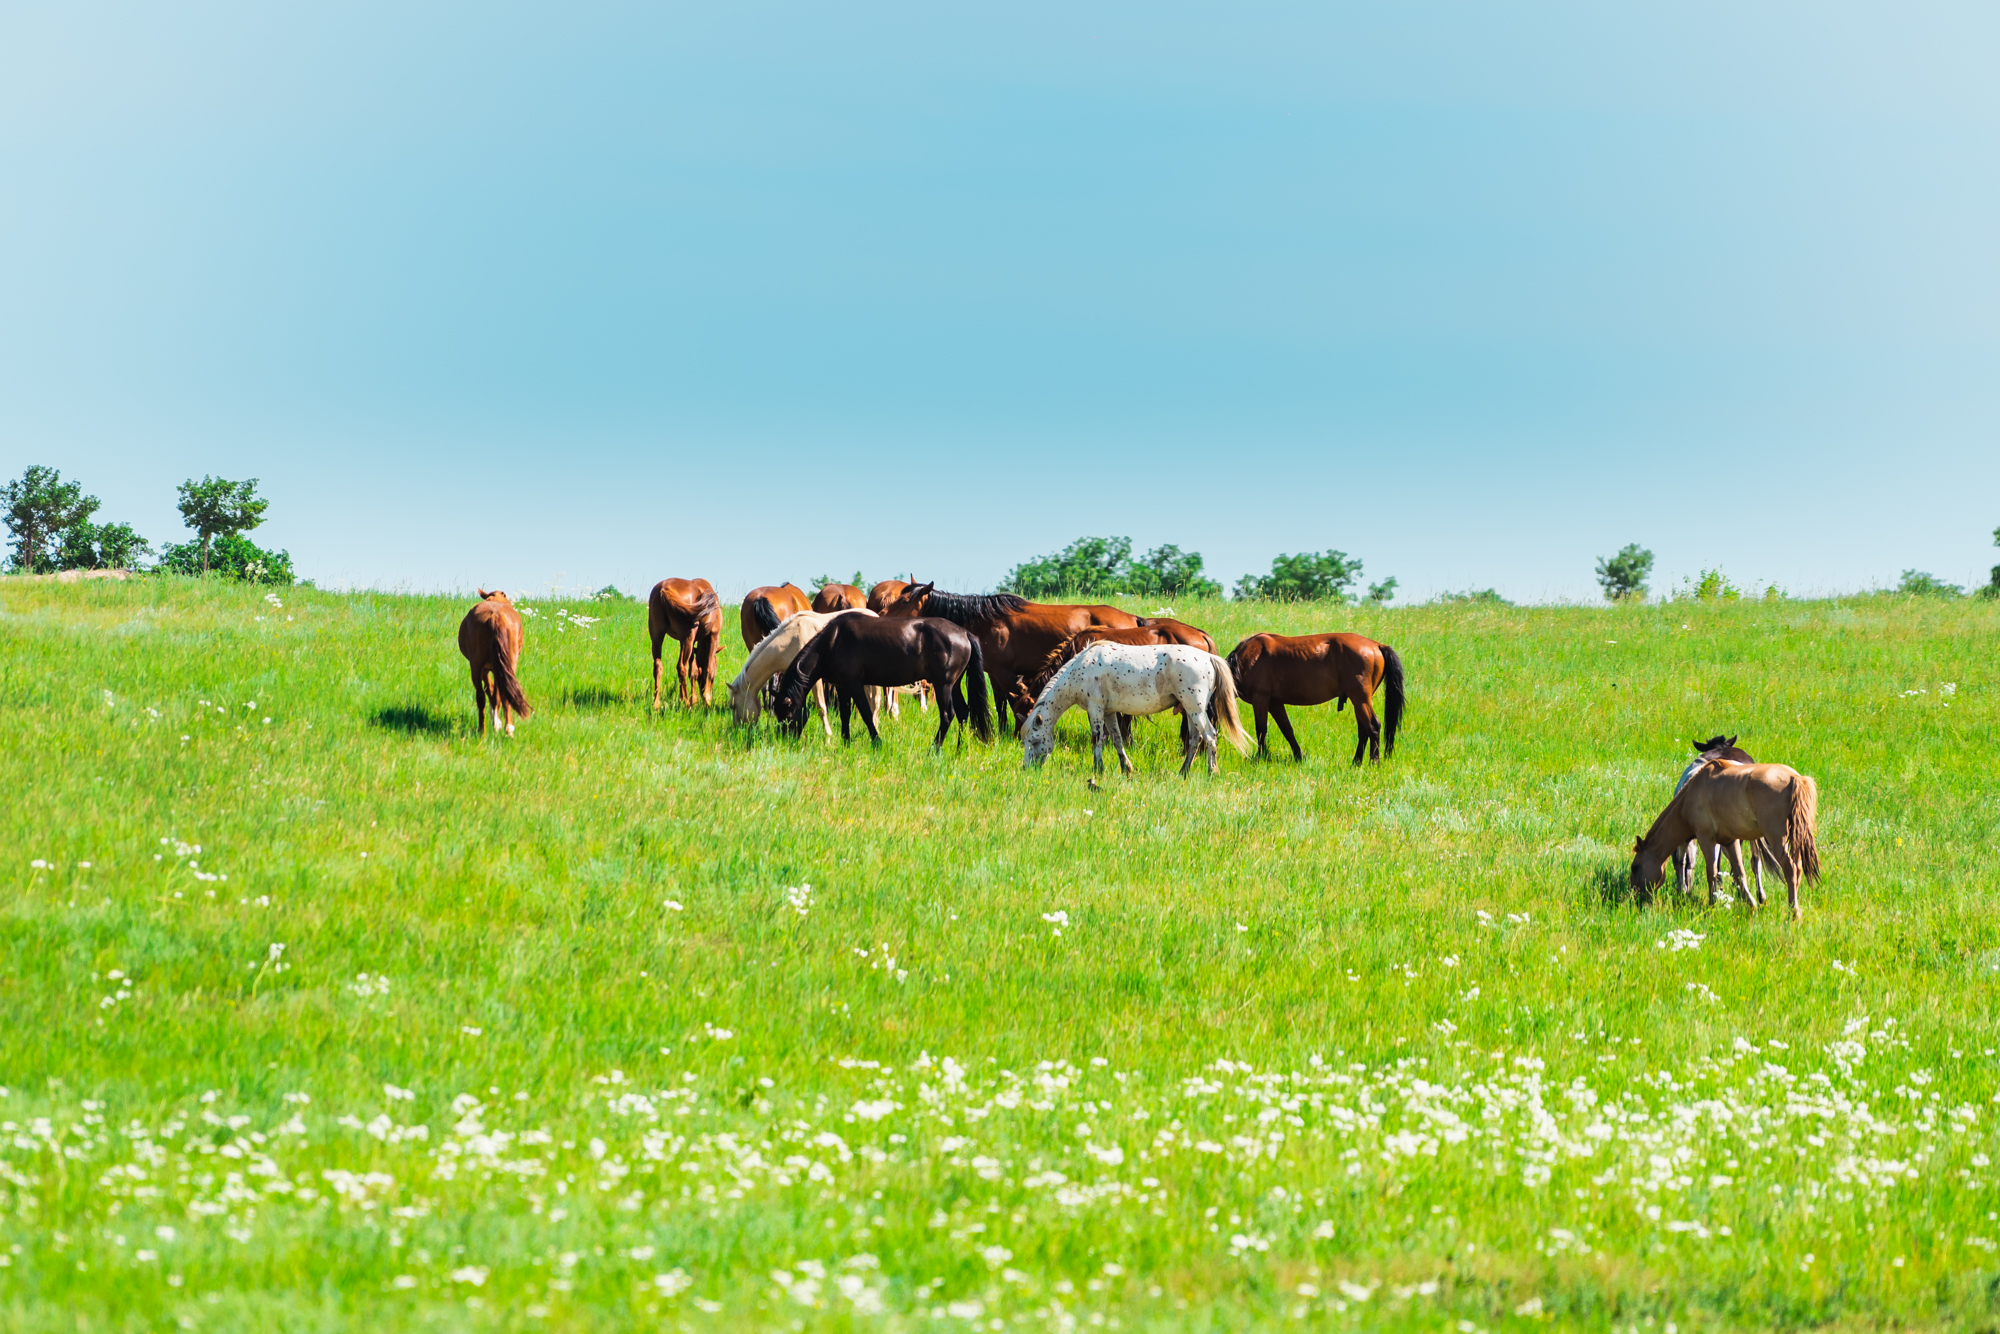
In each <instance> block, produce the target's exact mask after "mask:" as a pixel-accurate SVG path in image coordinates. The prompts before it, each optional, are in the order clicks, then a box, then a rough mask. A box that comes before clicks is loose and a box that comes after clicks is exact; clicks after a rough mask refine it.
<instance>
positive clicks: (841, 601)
mask: <svg viewBox="0 0 2000 1334" xmlns="http://www.w3.org/2000/svg"><path fill="white" fill-rule="evenodd" d="M867 605H868V595H867V594H866V593H864V592H862V591H861V590H860V589H858V588H856V587H855V586H854V585H853V584H821V585H820V586H819V592H817V593H814V594H813V604H812V609H813V610H814V611H846V610H848V609H849V608H850V607H866V606H867Z"/></svg>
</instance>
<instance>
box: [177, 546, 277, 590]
mask: <svg viewBox="0 0 2000 1334" xmlns="http://www.w3.org/2000/svg"><path fill="white" fill-rule="evenodd" d="M159 568H160V570H161V571H163V572H164V573H167V574H192V575H199V574H200V573H201V572H202V551H201V542H200V541H199V540H197V541H193V542H176V543H172V544H170V545H169V546H168V547H167V548H166V549H165V550H164V551H162V552H161V553H160V564H159ZM208 569H209V572H210V573H211V574H223V575H228V576H230V577H231V578H235V579H243V580H247V581H248V582H250V583H253V584H280V585H285V586H290V585H291V584H293V583H296V582H297V580H295V579H294V578H293V576H292V556H291V553H290V552H288V551H266V550H264V549H263V548H262V547H260V546H258V545H257V544H256V543H255V542H252V541H251V540H250V539H249V538H247V537H238V536H234V535H232V536H227V537H211V538H210V539H209V550H208Z"/></svg>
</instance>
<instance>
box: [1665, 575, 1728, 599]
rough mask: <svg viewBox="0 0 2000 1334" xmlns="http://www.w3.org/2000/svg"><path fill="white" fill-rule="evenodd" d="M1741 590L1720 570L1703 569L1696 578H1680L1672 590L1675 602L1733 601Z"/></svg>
mask: <svg viewBox="0 0 2000 1334" xmlns="http://www.w3.org/2000/svg"><path fill="white" fill-rule="evenodd" d="M1742 596H1743V590H1742V589H1740V588H1738V587H1737V586H1736V585H1735V584H1733V583H1731V582H1729V576H1728V575H1726V574H1724V573H1723V572H1722V571H1721V570H1703V571H1702V572H1701V574H1700V576H1699V577H1698V578H1694V579H1682V580H1681V586H1680V587H1679V588H1678V589H1677V590H1675V592H1674V601H1676V602H1735V601H1736V600H1738V599H1739V598H1741V597H1742Z"/></svg>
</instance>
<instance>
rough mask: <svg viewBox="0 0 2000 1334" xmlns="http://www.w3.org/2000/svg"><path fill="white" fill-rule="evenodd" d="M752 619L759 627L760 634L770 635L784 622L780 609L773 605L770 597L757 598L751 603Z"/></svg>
mask: <svg viewBox="0 0 2000 1334" xmlns="http://www.w3.org/2000/svg"><path fill="white" fill-rule="evenodd" d="M750 620H751V623H752V624H754V625H755V626H756V627H757V632H758V634H759V635H768V634H770V633H771V632H772V631H774V630H776V629H777V628H778V627H779V626H780V625H782V624H784V621H783V620H782V618H780V617H779V615H778V609H777V608H776V607H774V606H772V605H771V599H769V598H761V597H760V598H757V599H755V600H754V601H752V602H751V604H750Z"/></svg>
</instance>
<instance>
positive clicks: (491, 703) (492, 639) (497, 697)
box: [458, 588, 534, 736]
mask: <svg viewBox="0 0 2000 1334" xmlns="http://www.w3.org/2000/svg"><path fill="white" fill-rule="evenodd" d="M524 640H525V636H524V635H523V634H522V632H521V613H520V612H518V611H515V610H514V604H513V603H512V602H510V601H508V600H507V595H506V594H505V593H502V592H501V591H499V590H498V589H495V590H494V591H493V592H491V593H489V592H487V591H486V590H485V589H483V588H482V589H480V590H479V601H477V602H475V603H473V604H472V610H471V611H468V612H467V613H465V619H464V620H462V621H460V622H459V623H458V651H459V652H460V653H463V654H464V655H465V660H466V662H467V663H469V664H471V667H472V707H473V708H474V709H476V710H477V711H478V713H479V734H480V735H481V736H484V735H486V710H487V709H488V708H489V707H490V708H491V709H492V710H493V730H494V731H496V732H497V731H499V730H500V727H501V724H502V721H503V715H504V722H505V724H506V728H507V735H508V736H512V735H514V715H515V714H519V715H520V716H521V717H522V718H526V717H527V716H528V715H529V714H531V713H533V712H534V710H533V709H531V708H529V707H528V697H527V695H526V694H525V693H523V692H522V690H521V679H520V678H519V677H518V676H516V675H515V674H514V669H515V668H516V667H517V666H518V665H519V664H520V661H521V645H522V643H523V642H524Z"/></svg>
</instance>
